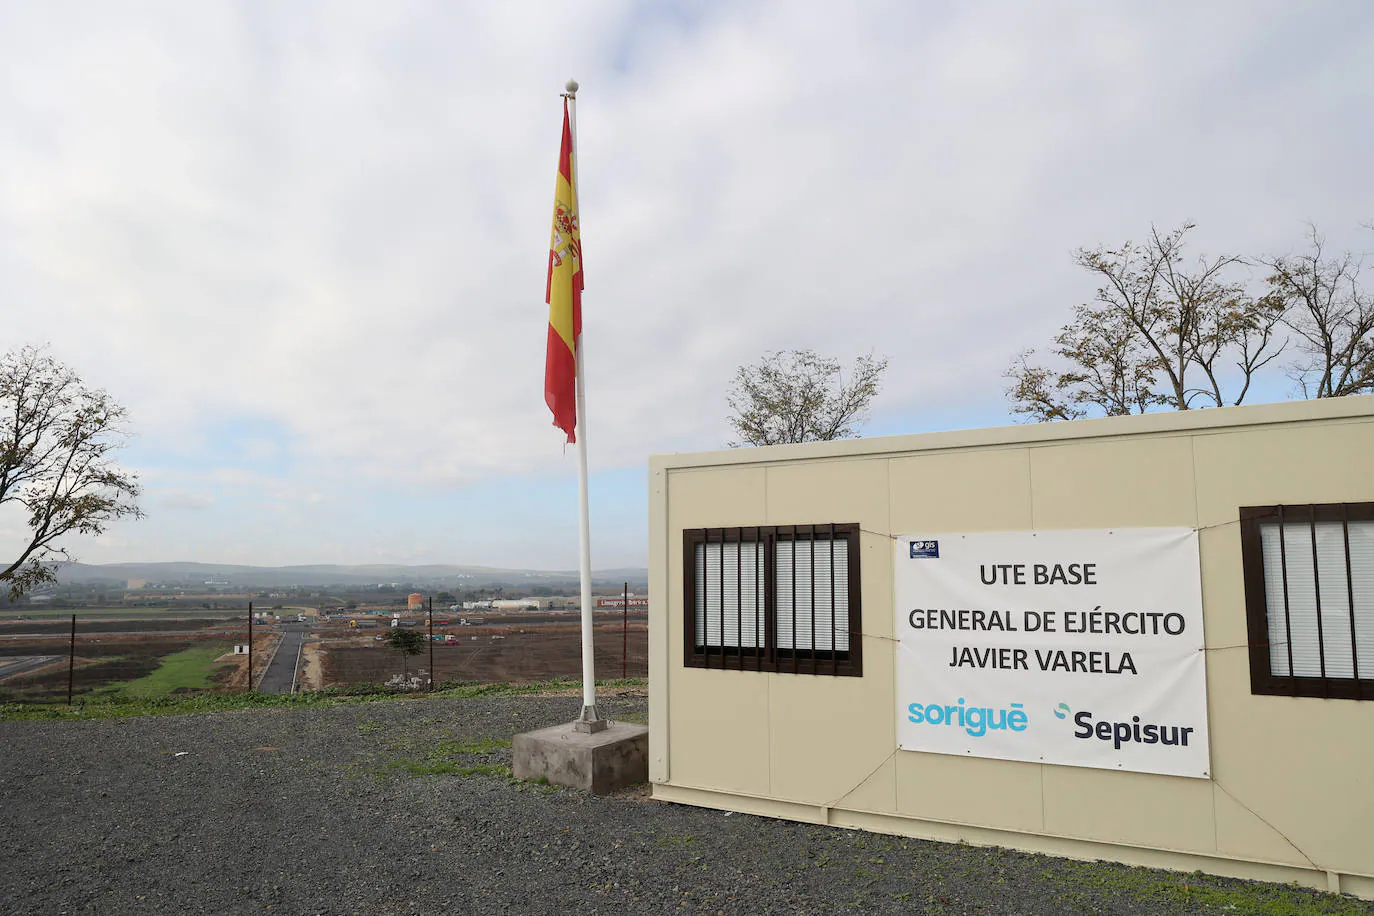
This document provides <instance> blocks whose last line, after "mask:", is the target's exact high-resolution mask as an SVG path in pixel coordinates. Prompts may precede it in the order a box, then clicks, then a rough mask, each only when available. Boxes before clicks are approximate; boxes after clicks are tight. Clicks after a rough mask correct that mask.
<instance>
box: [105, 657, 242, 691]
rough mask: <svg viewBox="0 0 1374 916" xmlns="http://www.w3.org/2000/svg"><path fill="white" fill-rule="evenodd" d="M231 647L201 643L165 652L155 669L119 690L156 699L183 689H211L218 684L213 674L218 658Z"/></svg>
mask: <svg viewBox="0 0 1374 916" xmlns="http://www.w3.org/2000/svg"><path fill="white" fill-rule="evenodd" d="M229 646H230V644H224V645H213V646H200V647H197V648H194V649H183V650H181V651H180V652H173V653H172V654H171V655H165V656H163V658H162V661H161V663H160V664H159V665H158V666H157V669H156V670H155V671H153V672H152V673H151V674H148V675H146V676H144V677H141V678H139V679H138V680H135V681H130V682H129V683H127V684H124V685H123V686H122V687H121V688H120V691H119V692H120V693H121V694H123V695H124V696H127V697H131V698H133V699H141V700H153V699H157V698H159V697H165V696H167V694H169V693H171V692H172V691H173V690H180V689H182V688H187V689H190V690H208V689H209V688H210V687H212V686H214V684H213V683H212V682H211V680H210V675H211V674H213V673H214V671H215V659H217V658H219V657H220V656H221V655H223V654H224V653H225V652H227V651H229Z"/></svg>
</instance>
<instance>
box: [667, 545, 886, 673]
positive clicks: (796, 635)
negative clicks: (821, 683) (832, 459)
mask: <svg viewBox="0 0 1374 916" xmlns="http://www.w3.org/2000/svg"><path fill="white" fill-rule="evenodd" d="M858 537H859V526H858V525H856V524H824V525H780V526H761V527H752V528H697V529H690V530H687V531H684V532H683V547H684V561H685V566H684V576H683V579H684V585H685V592H686V594H685V596H684V597H685V602H684V609H685V613H684V621H683V622H684V629H685V636H686V640H685V642H686V647H685V648H686V659H685V661H686V664H687V665H689V666H692V667H698V668H735V669H739V670H751V671H781V672H791V673H795V674H830V675H839V676H860V675H862V673H863V669H862V658H861V648H862V645H861V641H860V639H859V636H860V618H861V606H860V600H859V562H858Z"/></svg>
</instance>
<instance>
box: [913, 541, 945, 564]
mask: <svg viewBox="0 0 1374 916" xmlns="http://www.w3.org/2000/svg"><path fill="white" fill-rule="evenodd" d="M911 559H913V560H924V559H930V560H938V559H940V542H939V541H912V542H911Z"/></svg>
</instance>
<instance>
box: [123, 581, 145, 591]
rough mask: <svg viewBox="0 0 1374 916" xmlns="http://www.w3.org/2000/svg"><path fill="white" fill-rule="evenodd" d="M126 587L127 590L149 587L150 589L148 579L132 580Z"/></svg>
mask: <svg viewBox="0 0 1374 916" xmlns="http://www.w3.org/2000/svg"><path fill="white" fill-rule="evenodd" d="M124 587H125V588H127V589H135V588H147V587H148V580H147V579H130V580H129V583H128V584H127V585H125V586H124Z"/></svg>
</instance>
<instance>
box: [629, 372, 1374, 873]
mask: <svg viewBox="0 0 1374 916" xmlns="http://www.w3.org/2000/svg"><path fill="white" fill-rule="evenodd" d="M649 593H650V596H651V598H650V772H649V775H650V780H651V782H652V783H653V793H654V795H655V797H657V798H662V799H665V800H669V801H675V802H683V803H688V804H695V805H704V806H709V807H715V808H723V809H730V810H738V811H747V812H752V813H756V814H762V815H771V816H777V817H783V818H789V819H794V820H799V821H809V822H815V823H821V824H830V825H835V826H841V827H851V828H861V829H868V830H875V831H882V832H887V833H896V834H904V835H910V836H917V837H927V838H933V839H941V840H950V841H955V840H963V841H967V842H970V843H975V844H989V845H999V846H1008V847H1015V848H1020V849H1026V850H1032V851H1041V852H1047V853H1051V854H1056V855H1064V856H1070V857H1076V858H1084V859H1110V860H1118V861H1122V862H1129V863H1137V864H1144V865H1151V866H1156V867H1163V868H1171V869H1181V870H1190V871H1191V870H1202V871H1207V872H1212V873H1217V874H1224V875H1233V876H1240V877H1247V878H1256V879H1262V880H1270V881H1298V882H1301V883H1303V884H1307V885H1312V886H1317V887H1322V888H1328V889H1338V890H1342V891H1345V892H1349V893H1355V894H1358V895H1361V896H1365V897H1374V830H1371V829H1370V824H1371V823H1374V398H1371V397H1353V398H1342V399H1332V400H1323V401H1305V402H1290V403H1283V404H1273V405H1263V406H1254V407H1239V408H1224V409H1212V410H1205V411H1190V412H1179V413H1160V414H1151V415H1146V416H1134V417H1120V418H1110V419H1100V420H1080V421H1074V422H1067V423H1054V424H1038V425H1026V426H1016V427H1008V428H998V429H982V430H969V431H961V432H945V433H929V434H922V435H913V436H899V437H890V438H877V439H860V440H845V441H837V442H827V443H814V444H808V445H798V446H777V447H770V448H755V449H737V450H729V451H719V452H710V453H701V454H679V455H666V456H655V457H653V458H652V459H651V462H650V584H649Z"/></svg>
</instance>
